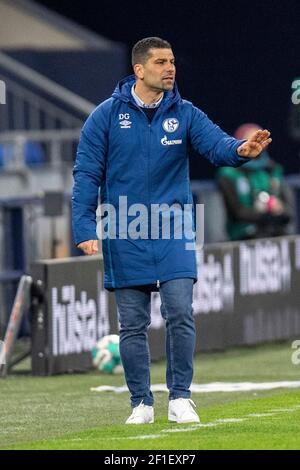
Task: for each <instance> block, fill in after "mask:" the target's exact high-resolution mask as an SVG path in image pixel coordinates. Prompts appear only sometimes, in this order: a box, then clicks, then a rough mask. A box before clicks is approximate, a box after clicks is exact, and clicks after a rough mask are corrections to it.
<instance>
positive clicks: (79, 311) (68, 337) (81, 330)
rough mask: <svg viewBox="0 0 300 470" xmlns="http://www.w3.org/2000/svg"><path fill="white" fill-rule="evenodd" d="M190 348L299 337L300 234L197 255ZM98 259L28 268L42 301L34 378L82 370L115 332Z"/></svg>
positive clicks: (155, 310)
mask: <svg viewBox="0 0 300 470" xmlns="http://www.w3.org/2000/svg"><path fill="white" fill-rule="evenodd" d="M197 256H198V270H199V278H198V282H197V283H196V284H195V287H194V303H193V306H194V314H195V321H196V326H197V351H203V350H205V351H208V350H216V349H226V348H227V347H229V346H237V345H253V344H258V343H260V342H265V341H275V340H284V339H287V338H292V337H295V336H297V335H300V237H282V238H274V239H265V240H257V241H249V242H245V243H224V244H218V245H211V246H207V247H206V248H205V249H204V250H203V251H199V252H198V253H197ZM102 269H103V268H102V259H101V258H100V257H98V256H97V257H93V258H87V257H79V258H72V259H68V260H62V261H55V260H54V261H45V262H39V263H36V264H35V265H34V266H33V272H32V274H33V278H34V280H35V281H37V280H40V281H42V285H43V289H44V300H43V302H42V303H41V304H39V307H37V306H36V310H35V311H34V312H33V325H32V326H33V360H32V364H33V373H34V374H41V375H44V374H54V373H60V372H64V371H68V370H86V369H88V368H89V367H90V366H91V359H90V350H91V348H92V346H93V345H94V343H95V341H96V340H97V339H98V338H100V337H102V336H104V335H106V334H108V333H117V332H118V323H117V313H116V304H115V301H114V295H113V294H110V293H108V292H107V291H105V290H104V289H103V270H102ZM152 296H153V298H152V324H151V327H150V329H149V337H150V347H151V352H152V358H153V359H159V358H162V357H164V354H165V353H164V337H165V335H164V320H163V319H162V317H161V315H160V297H159V293H153V294H152Z"/></svg>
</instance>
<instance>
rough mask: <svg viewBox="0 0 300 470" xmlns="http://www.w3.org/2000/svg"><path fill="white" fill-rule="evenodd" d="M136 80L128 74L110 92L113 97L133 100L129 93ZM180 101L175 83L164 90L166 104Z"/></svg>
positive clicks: (125, 100)
mask: <svg viewBox="0 0 300 470" xmlns="http://www.w3.org/2000/svg"><path fill="white" fill-rule="evenodd" d="M135 82H136V78H135V75H129V76H128V77H125V78H123V79H122V80H121V81H120V82H119V83H118V84H117V86H116V88H115V91H114V92H113V94H112V97H113V98H116V99H119V100H121V101H124V102H128V101H131V102H134V99H133V97H132V94H131V88H132V85H133V84H134V83H135ZM178 101H181V96H180V94H179V91H178V88H177V85H176V83H175V84H174V87H173V89H172V90H171V91H166V92H165V93H164V97H163V102H164V103H165V104H166V105H171V104H174V103H177V102H178Z"/></svg>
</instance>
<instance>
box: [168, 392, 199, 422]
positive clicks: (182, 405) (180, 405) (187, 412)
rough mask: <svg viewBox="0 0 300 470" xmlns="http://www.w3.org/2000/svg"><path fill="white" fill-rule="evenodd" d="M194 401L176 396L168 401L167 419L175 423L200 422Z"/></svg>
mask: <svg viewBox="0 0 300 470" xmlns="http://www.w3.org/2000/svg"><path fill="white" fill-rule="evenodd" d="M193 407H195V408H196V405H195V403H194V402H193V401H192V400H190V399H189V398H177V399H176V400H170V401H169V413H168V418H169V421H176V423H179V424H181V423H200V419H199V416H198V415H197V413H196V411H195V410H194V408H193Z"/></svg>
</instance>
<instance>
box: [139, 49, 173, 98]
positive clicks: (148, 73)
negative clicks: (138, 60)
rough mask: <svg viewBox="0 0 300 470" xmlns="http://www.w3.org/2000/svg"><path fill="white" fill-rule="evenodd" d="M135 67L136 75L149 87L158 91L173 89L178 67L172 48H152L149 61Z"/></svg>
mask: <svg viewBox="0 0 300 470" xmlns="http://www.w3.org/2000/svg"><path fill="white" fill-rule="evenodd" d="M135 67H136V68H135V72H136V75H137V76H138V78H140V79H141V80H142V81H143V82H144V85H145V86H147V87H148V88H150V89H152V90H156V91H169V90H172V88H173V86H174V82H175V74H176V68H175V59H174V55H173V52H172V50H171V49H150V57H149V58H148V60H147V62H146V63H145V64H143V65H142V64H138V65H136V66H135Z"/></svg>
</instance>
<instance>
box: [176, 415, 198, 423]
mask: <svg viewBox="0 0 300 470" xmlns="http://www.w3.org/2000/svg"><path fill="white" fill-rule="evenodd" d="M168 420H169V421H172V422H173V423H174V422H175V423H177V424H188V423H197V424H200V420H199V421H197V420H195V419H189V420H188V419H187V420H178V419H177V418H176V417H175V416H172V415H169V416H168Z"/></svg>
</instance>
